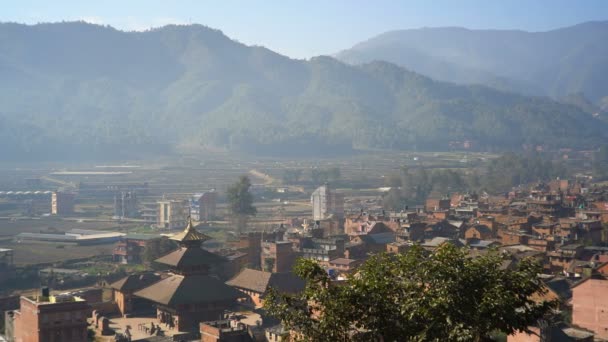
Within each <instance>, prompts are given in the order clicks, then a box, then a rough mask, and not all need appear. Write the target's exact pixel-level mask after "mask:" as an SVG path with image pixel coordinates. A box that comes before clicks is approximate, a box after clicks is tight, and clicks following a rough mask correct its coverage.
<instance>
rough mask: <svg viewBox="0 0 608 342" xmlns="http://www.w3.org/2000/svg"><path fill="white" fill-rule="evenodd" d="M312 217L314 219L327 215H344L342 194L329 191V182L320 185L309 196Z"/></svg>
mask: <svg viewBox="0 0 608 342" xmlns="http://www.w3.org/2000/svg"><path fill="white" fill-rule="evenodd" d="M310 202H311V203H312V217H313V219H314V220H315V221H319V220H324V219H326V218H328V217H329V216H331V215H333V216H335V217H338V218H341V217H344V195H342V194H337V193H334V192H333V191H331V188H330V187H329V184H325V185H322V186H320V187H318V188H317V189H316V190H315V191H313V193H312V195H311V196H310Z"/></svg>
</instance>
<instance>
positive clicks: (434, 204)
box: [424, 198, 451, 211]
mask: <svg viewBox="0 0 608 342" xmlns="http://www.w3.org/2000/svg"><path fill="white" fill-rule="evenodd" d="M450 207H451V203H450V199H449V198H442V199H440V198H429V199H427V200H426V203H425V205H424V210H425V211H438V210H440V211H442V210H450Z"/></svg>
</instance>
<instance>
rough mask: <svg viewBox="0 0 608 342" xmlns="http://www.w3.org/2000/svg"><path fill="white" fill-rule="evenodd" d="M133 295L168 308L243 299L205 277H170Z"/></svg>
mask: <svg viewBox="0 0 608 342" xmlns="http://www.w3.org/2000/svg"><path fill="white" fill-rule="evenodd" d="M135 295H136V296H138V297H141V298H145V299H149V300H151V301H153V302H155V303H159V304H163V305H168V306H175V305H180V304H196V303H210V302H220V301H230V300H236V299H237V298H241V297H243V294H242V293H241V292H240V291H238V290H236V289H234V288H232V287H230V286H227V285H226V284H224V283H223V282H222V281H220V280H218V279H216V278H213V277H210V276H207V275H189V276H182V275H172V276H170V277H168V278H166V279H163V280H161V281H159V282H157V283H155V284H152V285H151V286H148V287H146V288H144V289H143V290H140V291H137V292H135Z"/></svg>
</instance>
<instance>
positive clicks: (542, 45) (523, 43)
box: [336, 21, 608, 104]
mask: <svg viewBox="0 0 608 342" xmlns="http://www.w3.org/2000/svg"><path fill="white" fill-rule="evenodd" d="M607 41H608V21H603V22H587V23H582V24H579V25H575V26H571V27H565V28H561V29H556V30H551V31H547V32H525V31H516V30H469V29H465V28H459V27H444V28H422V29H412V30H398V31H391V32H386V33H383V34H381V35H378V36H376V37H373V38H371V39H369V40H366V41H364V42H361V43H359V44H357V45H355V46H353V47H352V48H350V49H347V50H344V51H341V52H339V53H337V54H336V58H338V59H340V60H342V61H345V62H348V63H352V64H361V63H368V62H371V61H374V60H383V61H388V62H391V63H395V64H397V65H399V66H402V67H404V68H407V69H409V70H412V71H415V72H419V73H421V74H424V75H427V76H429V77H432V78H434V79H437V80H442V81H449V82H455V83H460V84H473V83H476V84H485V85H488V86H492V87H495V88H498V89H503V90H509V91H516V92H521V93H524V94H529V95H546V96H551V97H554V98H561V97H564V96H569V95H570V94H576V93H579V94H584V96H585V97H587V98H589V99H590V100H591V102H593V103H596V104H599V103H601V102H603V101H604V102H606V101H608V78H607V77H606V75H608V44H606V43H605V42H607Z"/></svg>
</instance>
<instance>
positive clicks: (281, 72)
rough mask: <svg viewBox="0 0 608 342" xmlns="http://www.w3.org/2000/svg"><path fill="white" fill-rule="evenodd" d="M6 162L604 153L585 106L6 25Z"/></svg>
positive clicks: (1, 126) (62, 26) (600, 128)
mask: <svg viewBox="0 0 608 342" xmlns="http://www.w3.org/2000/svg"><path fill="white" fill-rule="evenodd" d="M0 75H2V77H0V144H2V146H3V147H6V148H4V149H3V152H2V154H0V159H2V160H9V159H30V158H48V159H57V158H59V159H61V158H71V159H79V158H90V157H92V156H94V157H109V158H113V157H123V156H130V155H134V154H141V153H169V152H171V151H174V150H175V149H176V148H181V147H184V146H189V147H196V148H198V147H203V148H206V147H210V148H222V149H233V150H241V151H248V152H253V153H256V154H269V153H271V154H290V155H297V154H305V153H306V154H312V155H318V154H320V153H345V152H349V151H352V150H358V149H376V148H387V149H411V150H414V149H417V150H446V149H448V148H449V143H450V141H454V140H458V141H461V140H471V141H473V142H474V143H475V144H474V146H475V148H478V149H492V150H503V149H519V148H521V146H522V144H543V145H545V146H547V147H562V146H569V147H570V146H574V147H591V146H595V145H597V144H598V143H599V142H602V141H604V140H605V132H606V124H604V123H603V121H600V120H598V119H596V118H594V117H593V116H591V115H589V114H588V113H585V112H584V111H582V110H580V109H579V108H578V107H576V106H574V105H568V104H561V103H558V102H554V101H552V100H549V99H547V98H541V97H525V96H521V95H515V94H512V93H507V92H501V91H498V90H494V89H491V88H487V87H482V86H460V85H455V84H451V83H443V82H439V81H434V80H432V79H430V78H428V77H425V76H422V75H420V74H417V73H414V72H410V71H408V70H405V69H402V68H400V67H397V66H395V65H393V64H389V63H386V62H373V63H369V64H364V65H361V66H352V65H348V64H344V63H342V62H339V61H338V60H335V59H333V58H330V57H317V58H313V59H311V60H310V61H304V60H293V59H289V58H287V57H285V56H282V55H279V54H277V53H274V52H272V51H270V50H268V49H266V48H263V47H251V46H246V45H243V44H240V43H238V42H236V41H233V40H231V39H230V38H228V37H226V36H225V35H224V34H222V33H221V32H220V31H217V30H213V29H210V28H207V27H204V26H201V25H190V26H175V25H172V26H166V27H163V28H159V29H154V30H150V31H146V32H122V31H118V30H115V29H113V28H111V27H104V26H98V25H92V24H85V23H80V22H77V23H58V24H39V25H34V26H26V25H21V24H12V23H5V24H0Z"/></svg>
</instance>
